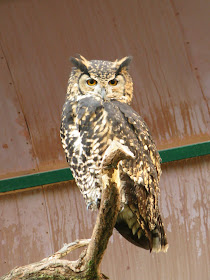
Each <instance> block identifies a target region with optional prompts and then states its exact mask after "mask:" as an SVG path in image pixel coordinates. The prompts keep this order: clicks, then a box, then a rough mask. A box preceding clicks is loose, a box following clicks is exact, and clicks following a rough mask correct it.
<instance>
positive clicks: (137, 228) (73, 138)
mask: <svg viewBox="0 0 210 280" xmlns="http://www.w3.org/2000/svg"><path fill="white" fill-rule="evenodd" d="M72 61H73V64H74V66H75V67H76V68H73V71H72V73H71V76H70V79H69V85H68V92H67V98H66V102H65V104H64V107H63V113H62V123H61V139H62V144H63V148H64V150H65V153H66V158H67V161H68V163H69V166H70V169H71V171H72V173H73V176H74V178H75V180H76V183H77V185H78V187H79V189H80V191H81V193H82V195H83V197H84V199H85V201H86V204H87V206H88V208H91V209H97V208H98V207H99V205H100V198H101V193H102V180H101V161H102V157H103V155H104V153H105V151H106V149H107V148H108V147H109V145H110V143H111V142H112V141H113V140H116V141H118V142H120V143H121V144H123V145H125V146H127V147H128V148H129V149H130V151H131V152H132V153H133V154H134V156H135V158H134V159H131V160H123V161H121V162H120V166H119V168H120V180H121V211H120V213H119V215H118V219H117V223H116V226H115V227H116V229H117V230H118V231H119V232H120V233H121V234H122V235H123V236H124V237H125V238H126V239H127V240H129V241H130V242H132V243H133V244H135V245H137V246H139V247H142V248H145V249H150V250H154V251H165V250H166V249H167V247H168V245H167V239H166V235H165V231H164V227H163V223H162V219H161V216H160V212H159V208H158V195H159V179H160V175H161V167H160V156H159V153H158V151H157V149H156V146H155V144H154V142H153V140H152V137H151V134H150V132H149V129H148V127H147V125H146V124H145V122H144V121H143V119H142V118H141V117H140V116H139V115H138V114H137V113H136V112H135V111H134V110H133V109H132V108H131V107H130V106H129V105H128V104H129V103H130V101H131V99H132V95H133V84H132V79H131V77H130V75H129V73H128V64H129V63H130V57H129V58H128V57H126V58H124V59H121V60H116V61H115V62H106V61H96V60H94V61H88V60H86V59H85V58H83V57H82V56H79V58H75V59H73V60H72ZM80 79H81V80H80ZM90 79H93V80H94V82H93V81H92V80H91V81H90V82H89V80H90ZM110 81H111V82H110ZM92 84H94V85H92ZM127 103H128V104H127Z"/></svg>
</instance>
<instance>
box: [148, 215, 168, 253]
mask: <svg viewBox="0 0 210 280" xmlns="http://www.w3.org/2000/svg"><path fill="white" fill-rule="evenodd" d="M168 246H169V245H168V241H167V238H166V234H165V230H164V226H163V223H162V220H161V216H160V215H159V217H158V223H157V226H156V228H155V229H154V230H153V231H152V248H151V250H152V251H153V252H156V253H158V252H167V250H168Z"/></svg>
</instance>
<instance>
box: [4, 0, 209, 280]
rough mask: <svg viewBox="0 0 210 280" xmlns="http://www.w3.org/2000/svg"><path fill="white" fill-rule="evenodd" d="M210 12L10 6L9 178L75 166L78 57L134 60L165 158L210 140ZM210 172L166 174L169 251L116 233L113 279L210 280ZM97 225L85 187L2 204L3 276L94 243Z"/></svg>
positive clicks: (186, 7)
mask: <svg viewBox="0 0 210 280" xmlns="http://www.w3.org/2000/svg"><path fill="white" fill-rule="evenodd" d="M209 10H210V4H209V1H208V0H201V1H196V0H184V1H183V0H171V1H166V0H163V1H153V0H147V1H144V0H138V1H137V0H136V1H125V0H121V1H120V0H114V1H112V0H106V1H102V0H91V1H79V0H68V1H67V0H66V1H64V0H60V1H58V0H45V1H42V0H34V1H32V0H30V1H27V0H7V1H6V0H1V1H0V32H1V33H0V125H1V134H0V159H1V160H0V178H5V177H12V176H17V175H23V174H30V173H33V172H38V171H45V170H51V169H57V168H62V167H66V166H67V164H66V162H65V158H64V153H63V151H62V148H61V144H60V139H59V126H60V114H61V108H62V104H63V102H64V98H65V91H66V83H67V79H68V75H69V72H70V63H69V61H68V59H69V56H70V55H74V54H76V53H81V54H82V55H84V56H86V57H87V58H88V59H107V60H112V59H116V58H120V57H122V56H125V55H128V54H131V55H133V57H134V59H133V62H132V67H131V74H132V76H133V79H134V87H135V97H134V102H133V107H134V108H135V109H136V110H137V111H138V112H139V113H140V114H141V115H142V116H143V117H144V119H145V120H146V122H147V123H148V125H149V127H150V130H151V132H152V134H153V136H154V139H155V140H156V143H157V146H158V148H159V149H164V148H168V147H175V146H180V145H187V144H192V143H196V142H203V141H207V140H209V131H208V123H209V111H208V110H209V108H208V100H209V99H208V98H209V92H210V78H209V77H210V67H209V60H210V52H209V49H210V37H209V29H210V20H209ZM209 168H210V164H209V157H203V158H197V159H191V160H186V161H182V162H175V163H170V164H165V165H163V175H162V179H161V200H160V208H161V211H162V213H163V217H164V220H165V225H166V229H167V233H168V239H169V243H170V248H169V251H168V253H167V254H157V255H156V254H153V253H152V254H149V253H148V252H147V251H144V250H141V249H139V248H136V247H134V246H133V245H131V244H129V243H128V242H126V241H125V240H123V238H122V237H121V236H119V235H118V234H117V233H116V232H114V235H113V237H112V238H111V240H110V243H109V247H108V250H107V252H106V255H105V258H104V260H103V265H102V266H103V272H104V273H105V274H107V275H109V276H110V279H116V280H117V279H122V280H124V279H131V280H133V279H136V280H138V279H148V280H149V279H198V277H199V278H200V279H208V278H209V277H210V276H209V274H208V273H209V270H208V266H209V254H210V252H209V246H208V244H209V235H208V224H207V218H208V215H207V202H208V200H207V189H208V187H209V185H210V182H209ZM94 220H95V214H94V213H90V212H87V210H86V207H85V204H84V201H83V200H82V198H81V196H80V194H79V192H78V190H77V188H76V187H75V184H74V182H70V183H60V184H55V185H51V186H45V187H38V188H34V189H32V190H29V191H22V192H17V193H12V194H5V195H1V196H0V275H2V274H3V273H6V272H7V271H8V270H9V269H11V268H13V267H14V266H16V265H23V264H27V263H30V262H32V261H37V260H39V259H41V258H43V257H45V256H47V255H49V254H50V253H52V252H54V251H55V250H57V249H59V248H60V247H61V246H62V244H63V243H65V242H71V241H73V240H75V239H77V238H86V237H90V235H91V230H92V227H93V225H94ZM74 257H76V256H75V255H74V254H73V255H72V256H71V258H74Z"/></svg>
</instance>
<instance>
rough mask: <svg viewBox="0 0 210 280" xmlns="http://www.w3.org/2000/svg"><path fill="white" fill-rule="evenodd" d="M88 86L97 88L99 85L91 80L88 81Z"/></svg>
mask: <svg viewBox="0 0 210 280" xmlns="http://www.w3.org/2000/svg"><path fill="white" fill-rule="evenodd" d="M87 84H88V85H89V86H95V85H96V84H97V81H96V80H94V79H89V80H87Z"/></svg>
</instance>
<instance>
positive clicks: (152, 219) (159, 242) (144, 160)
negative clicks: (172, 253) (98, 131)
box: [105, 101, 167, 251]
mask: <svg viewBox="0 0 210 280" xmlns="http://www.w3.org/2000/svg"><path fill="white" fill-rule="evenodd" d="M111 103H112V106H114V108H111V106H110V105H108V104H107V107H106V106H105V107H106V110H107V111H108V116H109V122H110V123H111V124H112V130H113V139H115V140H117V141H120V142H121V143H122V144H124V145H126V146H127V147H128V148H129V149H130V150H131V152H132V153H133V154H134V155H135V159H134V160H130V161H128V160H124V161H122V162H121V165H120V174H121V181H122V204H123V207H124V208H123V210H122V211H121V213H120V214H119V216H118V220H117V223H116V226H115V227H116V229H117V230H118V231H119V232H120V233H121V234H122V235H123V236H124V237H125V238H126V239H128V240H129V241H130V242H132V243H134V244H135V245H137V246H140V247H143V248H145V249H150V250H152V249H153V250H156V251H160V250H163V251H164V250H166V247H167V240H166V235H165V231H164V228H163V223H162V219H161V216H160V212H159V208H158V193H159V187H158V185H159V179H160V174H161V167H160V161H161V159H160V156H159V153H158V151H157V149H156V146H155V144H154V142H153V140H152V137H151V134H150V132H149V129H148V127H147V125H146V123H145V122H144V121H143V119H142V118H141V117H140V116H139V115H138V114H137V113H136V112H135V111H134V110H133V109H132V108H131V107H130V106H128V105H127V104H125V103H121V102H118V101H112V102H111ZM111 111H112V112H111Z"/></svg>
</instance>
